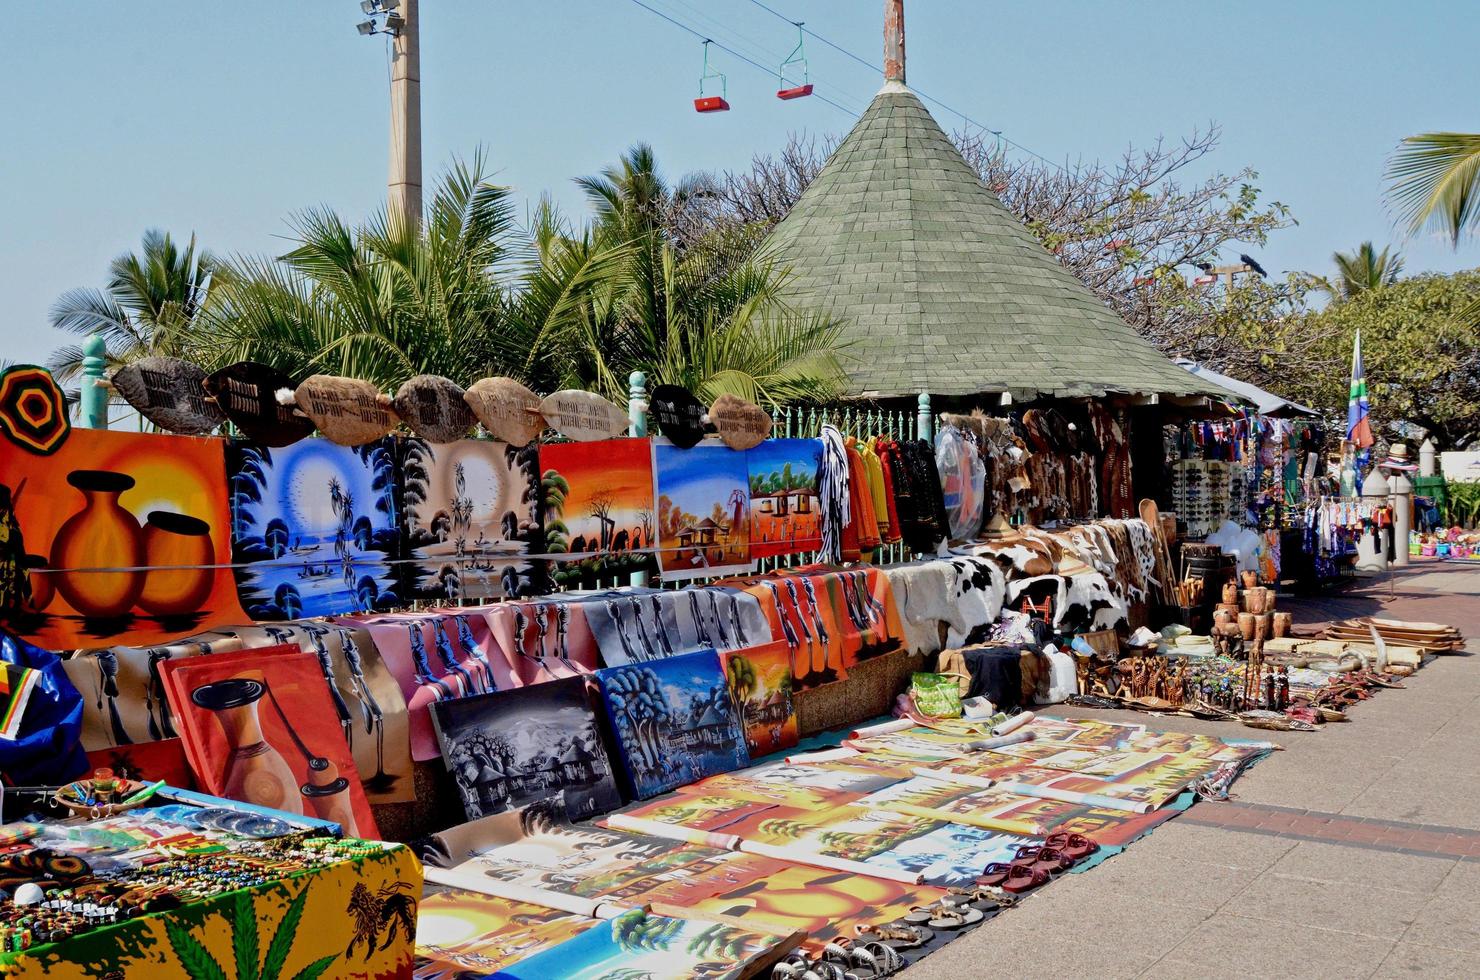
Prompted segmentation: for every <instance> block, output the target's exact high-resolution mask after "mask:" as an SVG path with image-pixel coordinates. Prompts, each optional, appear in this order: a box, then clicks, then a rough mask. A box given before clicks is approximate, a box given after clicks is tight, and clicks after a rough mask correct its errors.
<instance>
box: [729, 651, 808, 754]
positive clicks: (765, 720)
mask: <svg viewBox="0 0 1480 980" xmlns="http://www.w3.org/2000/svg"><path fill="white" fill-rule="evenodd" d="M724 658H725V679H726V680H727V681H728V682H729V685H730V696H731V698H732V699H733V700H734V702H735V704H736V706H737V707H738V708H739V710H740V719H741V724H743V725H744V727H745V745H746V748H747V749H749V750H750V757H751V758H752V759H758V758H760V757H761V756H763V755H769V754H771V753H772V752H779V751H781V750H782V749H789V748H791V747H793V746H795V745H796V744H797V713H796V707H795V705H794V704H793V703H792V700H791V688H792V680H791V650H790V649H788V648H787V646H786V641H785V640H777V641H775V642H773V643H765V644H762V645H760V646H754V647H746V648H745V649H743V650H733V651H731V652H729V653H726V654H724Z"/></svg>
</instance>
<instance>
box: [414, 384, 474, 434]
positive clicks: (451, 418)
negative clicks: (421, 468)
mask: <svg viewBox="0 0 1480 980" xmlns="http://www.w3.org/2000/svg"><path fill="white" fill-rule="evenodd" d="M466 394H467V392H465V391H463V389H462V385H460V384H458V383H457V382H455V381H452V380H450V379H448V378H443V377H440V376H439V375H435V374H418V375H417V376H416V377H414V378H411V379H410V380H409V381H407V382H406V383H405V384H403V385H401V387H400V389H399V390H398V391H397V392H396V400H395V402H394V406H395V410H396V414H397V415H399V416H400V417H401V421H402V422H405V423H406V425H407V427H408V428H410V429H411V431H412V432H414V433H416V434H417V435H418V436H420V437H421V438H423V439H425V440H426V441H427V442H435V443H448V442H456V441H457V440H459V439H461V438H462V437H463V436H465V435H467V434H468V430H469V429H471V428H472V427H473V424H474V423H475V422H476V421H477V419H475V418H473V410H472V409H471V408H469V407H468V403H467V401H466V399H465V396H466Z"/></svg>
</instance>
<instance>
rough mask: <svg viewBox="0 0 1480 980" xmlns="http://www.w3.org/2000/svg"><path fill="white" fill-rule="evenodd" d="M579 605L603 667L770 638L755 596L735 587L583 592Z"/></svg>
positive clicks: (747, 645) (735, 645)
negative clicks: (583, 611)
mask: <svg viewBox="0 0 1480 980" xmlns="http://www.w3.org/2000/svg"><path fill="white" fill-rule="evenodd" d="M580 605H581V606H583V607H584V609H585V612H586V621H587V622H588V623H589V624H590V627H591V632H592V633H593V634H594V635H595V638H596V643H597V646H598V647H599V648H600V650H601V659H602V660H603V661H604V662H605V664H606V666H608V667H618V666H622V665H625V664H632V663H643V662H646V661H649V660H658V659H662V658H664V657H671V656H673V655H674V654H679V653H692V652H694V651H695V650H722V651H723V650H736V649H739V648H741V647H751V646H754V645H757V644H763V643H766V642H767V641H769V640H770V639H771V638H772V637H771V628H770V624H769V623H767V621H766V614H765V612H764V611H762V609H761V604H760V602H759V600H757V599H756V597H755V596H753V595H750V594H748V593H745V592H742V591H741V590H739V589H727V588H717V587H712V586H705V587H699V586H689V587H687V588H683V589H632V588H628V589H622V590H621V591H615V590H613V591H610V592H604V593H599V594H597V595H592V596H585V597H582V598H581V600H580ZM789 657H790V653H789V651H788V659H789Z"/></svg>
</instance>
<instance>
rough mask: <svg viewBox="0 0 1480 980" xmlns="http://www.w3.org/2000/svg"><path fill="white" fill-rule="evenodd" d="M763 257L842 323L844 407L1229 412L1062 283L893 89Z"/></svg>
mask: <svg viewBox="0 0 1480 980" xmlns="http://www.w3.org/2000/svg"><path fill="white" fill-rule="evenodd" d="M767 250H768V252H769V253H770V254H772V255H774V256H776V257H777V258H778V259H779V260H780V263H781V264H782V265H784V266H789V267H790V269H791V272H792V276H793V278H792V280H791V281H790V283H789V286H788V295H789V297H790V299H791V300H792V301H793V302H794V303H796V304H797V305H798V306H804V307H813V308H820V309H825V310H827V311H829V312H831V313H832V314H834V315H837V316H840V317H843V318H845V320H846V321H847V326H846V327H845V336H846V337H847V338H849V339H850V340H852V341H854V343H853V345H852V347H851V348H850V349H849V350H848V352H847V356H848V360H847V364H846V369H847V372H848V374H849V376H850V379H851V380H850V385H849V388H850V394H852V395H854V396H856V397H870V398H891V397H899V396H905V395H915V394H917V393H919V392H922V391H923V392H928V393H930V394H933V395H975V394H980V393H984V392H1001V391H1007V392H1011V393H1012V395H1013V397H1014V398H1015V399H1019V400H1027V399H1031V398H1033V397H1037V396H1040V395H1041V396H1054V397H1072V396H1082V395H1091V396H1098V395H1103V394H1106V393H1108V392H1126V393H1142V394H1152V393H1157V394H1166V395H1174V394H1190V395H1202V394H1212V395H1214V396H1216V397H1219V398H1227V397H1229V393H1228V392H1227V391H1224V390H1223V389H1222V388H1219V387H1218V386H1217V385H1215V384H1213V383H1212V382H1209V381H1205V380H1203V379H1200V378H1198V377H1195V376H1194V375H1192V374H1191V373H1190V372H1188V371H1185V370H1183V369H1182V368H1180V367H1178V366H1177V365H1176V364H1175V363H1173V362H1172V361H1171V360H1170V359H1169V358H1167V357H1165V356H1164V355H1163V354H1162V353H1161V352H1160V351H1158V350H1156V348H1154V347H1153V346H1152V345H1151V344H1150V343H1148V342H1147V341H1146V340H1145V339H1143V338H1142V337H1141V336H1140V335H1139V334H1137V333H1136V332H1135V330H1134V329H1132V328H1131V326H1130V325H1129V324H1127V323H1126V322H1125V321H1124V320H1122V319H1121V318H1120V317H1119V316H1118V315H1116V314H1115V313H1114V312H1113V311H1112V310H1110V309H1109V308H1108V307H1106V306H1105V304H1104V303H1102V302H1101V301H1100V300H1099V299H1098V298H1097V297H1096V296H1095V295H1094V294H1093V293H1092V292H1090V290H1089V289H1088V288H1087V287H1085V286H1084V284H1083V283H1081V282H1080V281H1079V280H1078V279H1077V278H1075V276H1074V274H1073V273H1072V272H1070V271H1069V270H1068V269H1065V268H1064V267H1063V266H1062V265H1061V264H1060V263H1059V261H1058V260H1057V259H1055V258H1054V257H1053V255H1051V254H1050V253H1049V252H1048V250H1047V249H1045V248H1044V247H1043V245H1042V244H1041V243H1039V241H1038V240H1037V239H1036V238H1034V237H1033V234H1032V233H1031V232H1030V231H1028V229H1027V228H1025V227H1024V226H1023V224H1022V222H1021V221H1019V220H1018V219H1017V218H1016V217H1014V216H1013V215H1012V214H1011V213H1010V212H1008V210H1007V209H1006V208H1004V207H1003V206H1002V204H1001V202H1000V201H998V200H997V197H996V195H994V194H993V193H992V192H991V191H990V190H988V189H987V188H986V186H985V185H983V184H982V182H981V180H980V179H978V177H977V175H976V173H975V171H973V170H972V169H971V167H970V166H969V165H968V164H967V163H966V161H965V160H964V159H962V157H961V154H960V152H959V151H958V150H957V149H956V147H955V146H954V145H953V144H952V143H951V141H950V139H949V138H948V137H947V136H946V134H945V133H944V132H942V130H941V128H940V126H939V125H937V124H936V122H935V120H934V119H933V118H932V117H931V115H930V113H929V112H928V111H927V110H926V108H925V106H924V105H923V104H922V103H921V102H920V100H919V99H918V98H917V97H916V96H915V94H914V93H913V92H911V91H910V90H909V89H908V88H906V87H905V86H904V85H903V84H901V83H899V82H888V83H886V84H885V86H884V88H883V90H882V91H880V92H879V94H878V95H877V96H875V97H874V100H873V102H872V104H870V105H869V107H868V110H867V111H866V112H864V114H863V117H862V118H861V119H859V120H858V123H857V125H855V126H854V127H853V130H852V132H850V133H849V134H848V136H847V138H846V139H844V140H843V142H842V143H841V144H840V145H839V146H838V148H837V150H836V151H835V152H834V153H833V155H832V156H831V157H830V158H829V159H828V161H827V165H826V166H825V167H823V169H822V172H821V173H820V174H818V175H817V178H816V179H815V180H814V181H813V182H812V184H811V185H810V186H809V187H808V188H807V190H806V191H805V192H804V193H803V194H802V196H801V199H800V200H799V201H797V203H796V206H795V207H793V208H792V210H791V213H790V214H788V215H787V216H786V218H785V220H783V221H782V222H781V223H780V224H779V225H778V226H777V227H776V229H775V230H774V231H773V232H772V233H771V237H770V238H769V239H768V241H767Z"/></svg>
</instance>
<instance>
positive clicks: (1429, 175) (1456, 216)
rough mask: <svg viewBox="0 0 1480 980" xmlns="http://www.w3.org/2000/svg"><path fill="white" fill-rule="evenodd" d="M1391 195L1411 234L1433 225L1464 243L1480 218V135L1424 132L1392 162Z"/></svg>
mask: <svg viewBox="0 0 1480 980" xmlns="http://www.w3.org/2000/svg"><path fill="white" fill-rule="evenodd" d="M1388 177H1389V178H1390V179H1391V180H1392V186H1391V187H1389V189H1388V196H1389V199H1390V200H1391V201H1392V202H1393V203H1394V204H1395V205H1396V206H1397V208H1398V213H1399V216H1400V217H1401V218H1402V219H1403V220H1404V221H1405V222H1406V223H1407V225H1408V230H1409V232H1410V233H1417V232H1418V231H1420V230H1421V229H1422V228H1423V227H1424V226H1425V225H1430V224H1432V225H1433V226H1435V227H1436V228H1438V229H1440V230H1442V231H1443V232H1444V233H1445V234H1446V235H1448V236H1449V240H1450V241H1451V242H1452V243H1453V244H1454V245H1456V246H1457V245H1458V244H1459V239H1460V235H1461V233H1462V232H1463V231H1464V230H1465V229H1466V228H1472V227H1473V226H1474V225H1475V224H1476V223H1477V221H1480V133H1421V134H1419V135H1418V136H1409V137H1408V138H1406V139H1405V140H1403V142H1402V143H1401V144H1399V146H1398V149H1397V152H1395V153H1394V154H1393V157H1392V160H1391V161H1389V163H1388Z"/></svg>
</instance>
